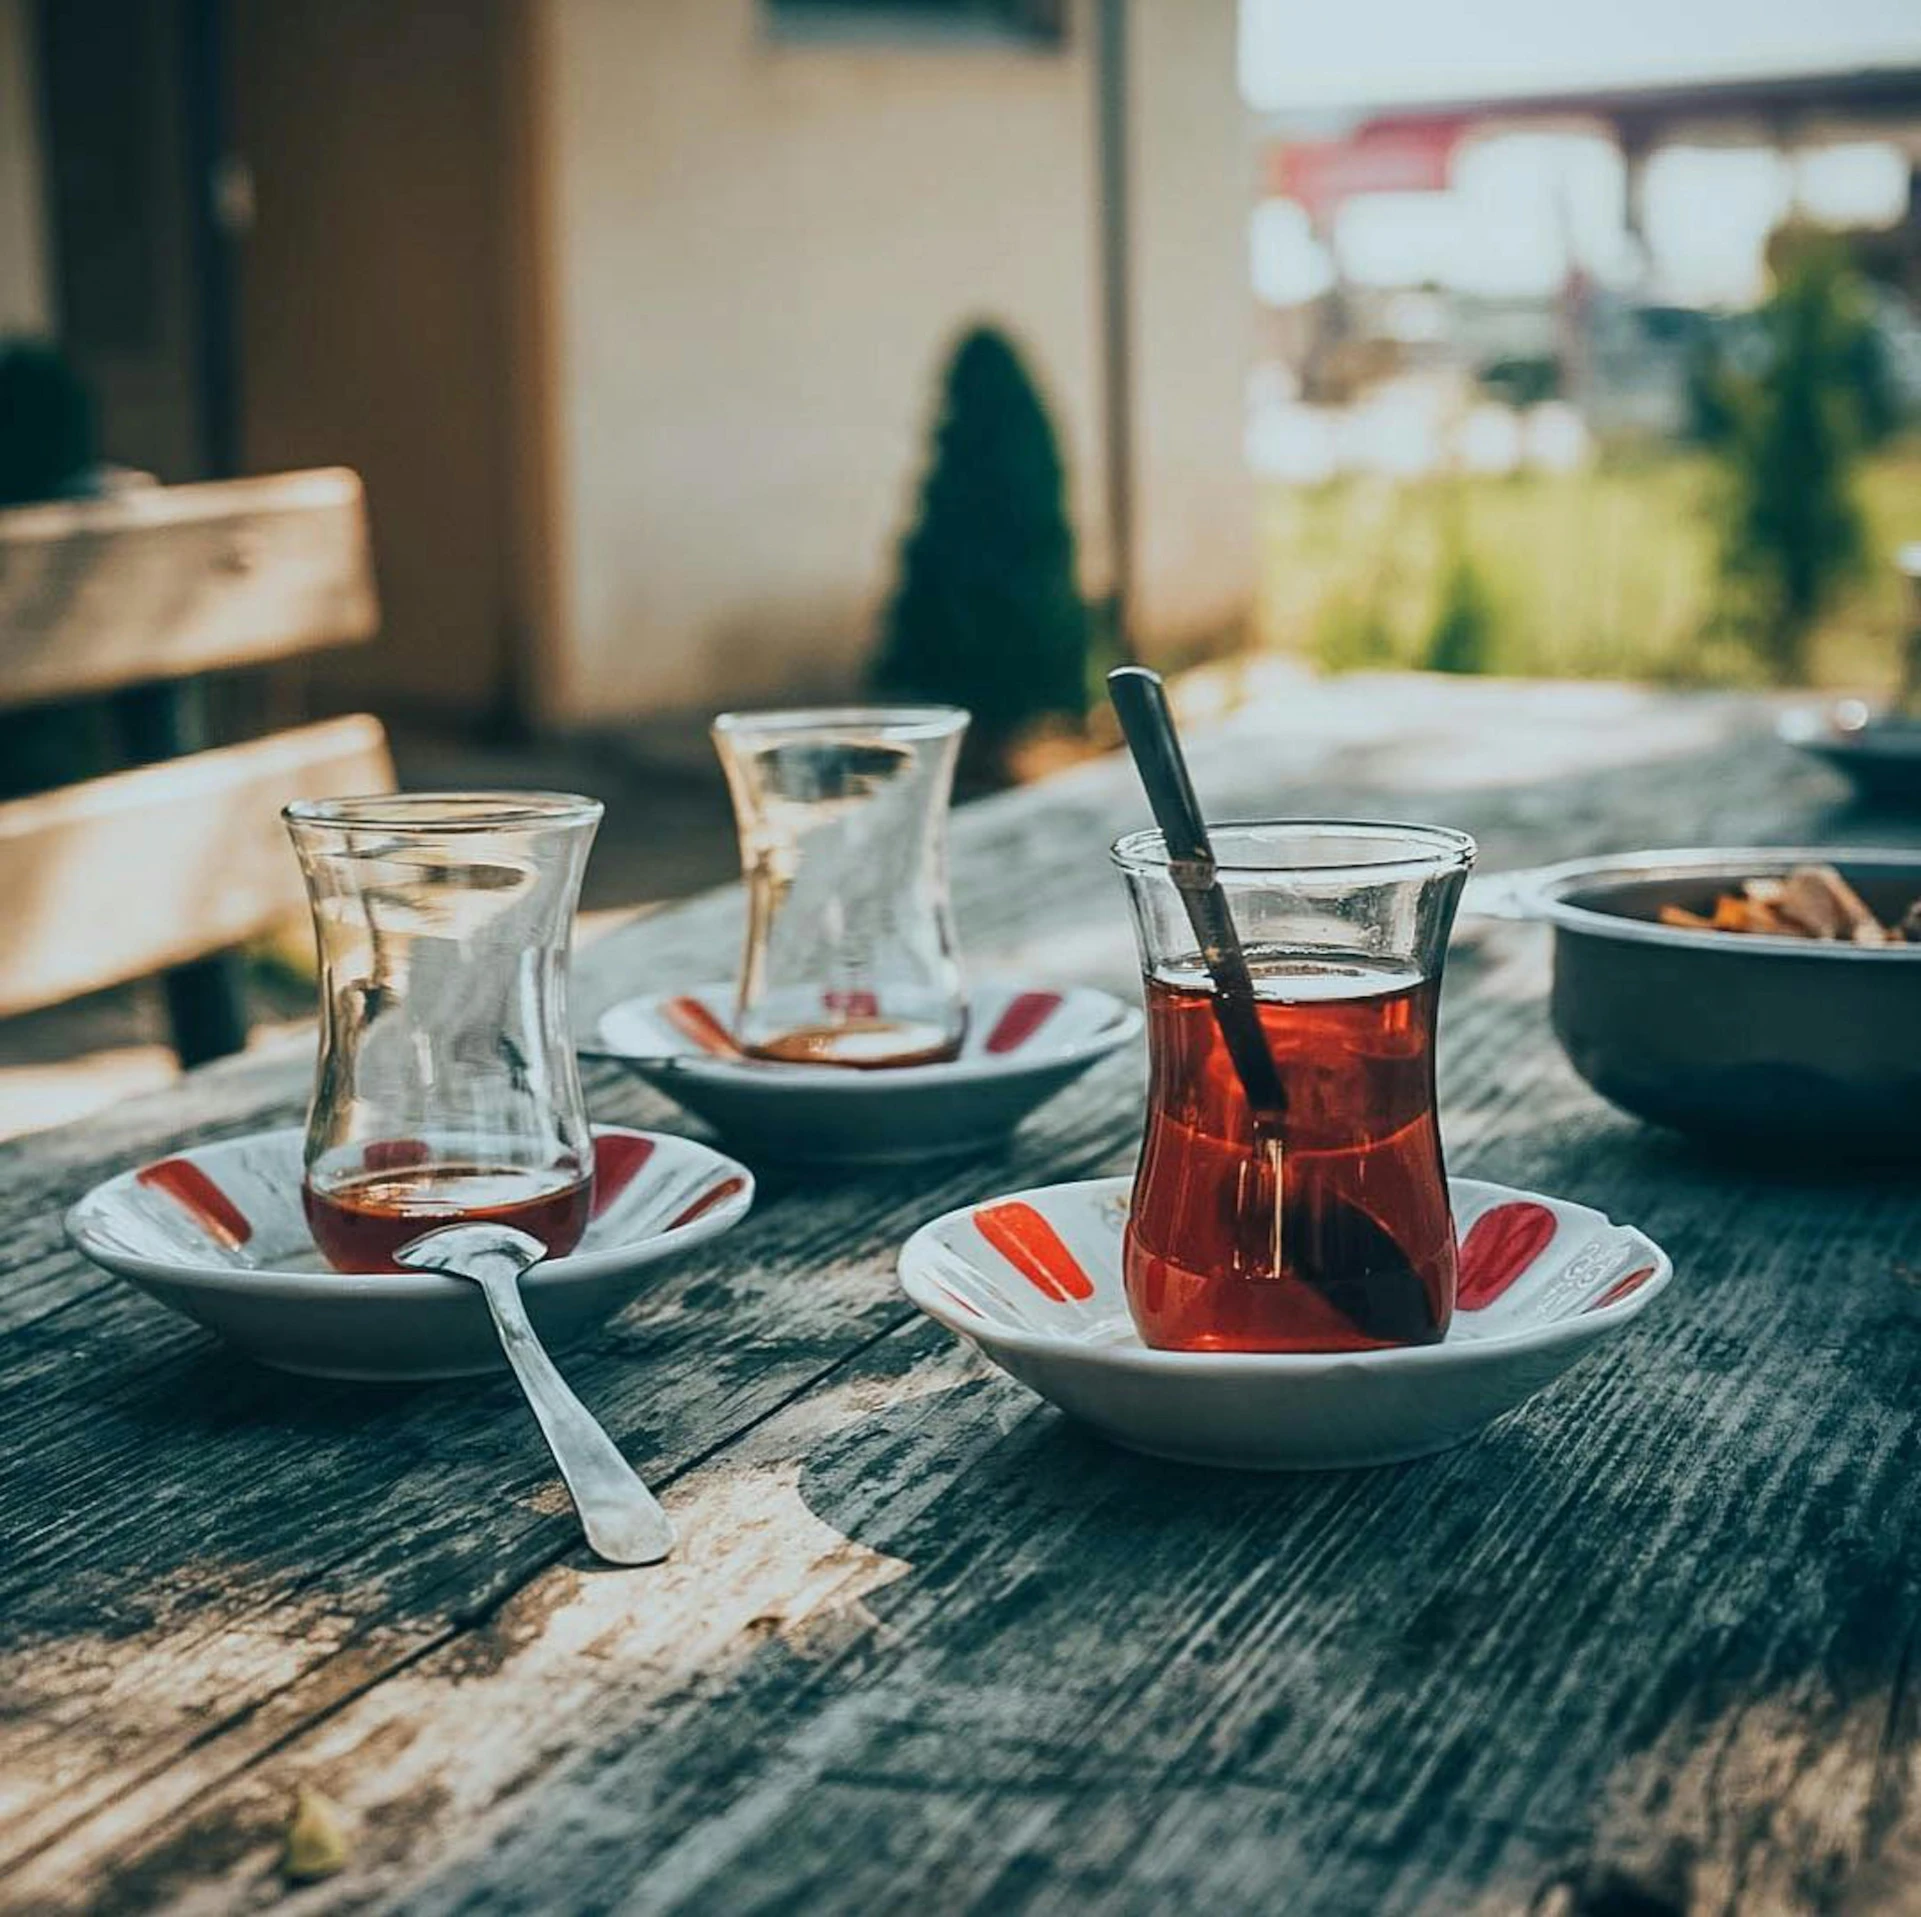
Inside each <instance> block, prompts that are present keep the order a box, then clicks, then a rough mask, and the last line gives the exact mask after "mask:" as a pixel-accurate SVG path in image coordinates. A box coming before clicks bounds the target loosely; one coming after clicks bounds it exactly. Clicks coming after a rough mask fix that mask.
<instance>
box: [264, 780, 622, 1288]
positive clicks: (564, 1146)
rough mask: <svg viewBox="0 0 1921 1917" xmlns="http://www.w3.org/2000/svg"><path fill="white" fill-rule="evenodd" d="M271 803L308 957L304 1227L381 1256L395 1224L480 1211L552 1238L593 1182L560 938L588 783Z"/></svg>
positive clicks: (577, 867) (564, 1238)
mask: <svg viewBox="0 0 1921 1917" xmlns="http://www.w3.org/2000/svg"><path fill="white" fill-rule="evenodd" d="M286 819H287V827H288V830H289V832H290V833H291V834H292V837H293V842H294V849H295V851H296V852H297V853H298V854H299V857H300V865H301V871H302V873H303V875H304V876H305V878H306V881H307V895H308V899H309V901H310V903H311V905H312V907H313V917H314V935H315V940H316V946H317V950H318V955H319V959H320V1049H319V1055H318V1057H317V1059H316V1061H315V1066H314V1094H313V1103H312V1105H311V1106H310V1107H309V1109H308V1114H307V1136H306V1143H305V1147H304V1150H303V1154H302V1158H303V1163H304V1166H305V1176H304V1178H303V1180H302V1185H301V1198H302V1202H303V1204H304V1206H305V1209H306V1214H307V1222H308V1226H309V1228H310V1229H311V1231H312V1233H313V1240H314V1246H315V1249H316V1250H317V1251H318V1252H319V1253H320V1255H321V1256H322V1257H323V1258H324V1259H325V1260H326V1261H327V1263H328V1264H330V1265H331V1266H333V1267H334V1268H335V1269H336V1270H337V1271H348V1272H375V1271H393V1270H395V1269H397V1267H396V1266H395V1264H394V1257H393V1254H394V1253H395V1252H396V1251H397V1250H399V1249H400V1247H401V1246H403V1245H404V1244H406V1243H407V1242H408V1241H409V1240H410V1239H413V1238H418V1237H421V1236H422V1235H423V1234H425V1233H427V1232H430V1231H436V1230H438V1229H440V1228H441V1227H443V1226H446V1225H465V1224H500V1225H514V1226H518V1227H519V1228H520V1229H521V1230H523V1231H526V1232H528V1233H529V1234H530V1235H531V1236H533V1237H535V1238H537V1239H539V1240H540V1242H541V1243H542V1244H544V1245H545V1246H546V1247H547V1252H548V1255H549V1256H550V1257H561V1256H564V1255H565V1254H566V1253H567V1252H569V1251H571V1250H573V1248H574V1247H575V1245H576V1244H577V1243H578V1242H579V1240H580V1237H581V1234H582V1233H583V1232H584V1231H585V1229H586V1226H587V1220H588V1216H589V1214H590V1212H591V1209H592V1203H593V1168H594V1155H593V1153H594V1147H593V1136H592V1133H591V1131H590V1130H589V1127H588V1124H587V1106H586V1101H585V1100H584V1099H583V1098H582V1096H581V1089H580V1072H579V1067H578V1064H577V1061H576V1059H575V1054H574V1045H573V1029H572V1021H571V1020H570V1019H569V1017H568V1014H567V958H568V946H569V940H570V937H571V934H572V930H573V920H574V906H575V902H576V900H577V899H578V897H579V894H580V879H581V872H582V869H583V867H584V866H585V864H586V860H587V848H588V846H589V845H590V844H591V842H592V840H593V836H594V828H595V827H596V826H597V825H598V823H599V821H600V803H599V801H598V800H596V799H587V798H581V797H578V796H576V795H575V794H572V793H564V792H402V793H386V794H377V795H374V796H371V797H368V798H349V799H305V800H297V801H296V802H295V803H294V804H293V805H291V806H289V807H288V808H287V812H286Z"/></svg>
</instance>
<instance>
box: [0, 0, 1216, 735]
mask: <svg viewBox="0 0 1921 1917" xmlns="http://www.w3.org/2000/svg"><path fill="white" fill-rule="evenodd" d="M1236 31H1237V21H1236V9H1235V6H1234V0H1182V4H1180V5H1168V4H1164V0H866V3H865V4H860V3H858V0H839V3H837V4H821V0H470V3H468V4H461V5H447V4H442V3H440V0H273V4H247V3H246V0H226V3H225V4H222V0H41V3H40V4H35V0H0V329H8V330H15V331H18V330H44V331H48V332H51V333H53V334H55V335H56V336H58V338H59V339H60V340H61V342H62V344H63V345H64V346H65V347H66V349H67V350H68V352H69V353H70V354H71V356H72V357H73V358H74V359H75V361H76V362H77V363H78V364H79V366H80V367H81V369H82V371H83V372H84V373H85V374H86V375H87V376H88V378H89V379H90V380H91V381H92V382H93V384H94V385H95V387H96V389H97V391H98V392H99V394H100V396H101V400H102V411H103V419H104V428H105V439H106V444H105V451H106V453H107V455H108V456H109V457H110V458H112V459H115V460H119V461H124V462H126V463H128V464H130V465H133V466H137V467H140V468H143V469H146V470H149V471H152V472H155V473H157V474H158V475H159V476H160V477H161V478H163V479H165V480H169V481H174V480H183V479H190V478H195V477H201V476H207V475H217V474H224V473H228V472H260V471H270V470H274V469H278V468H286V467H296V466H307V465H317V464H327V463H335V462H338V463H343V464H347V465H350V466H353V467H355V468H357V469H359V471H360V472H361V473H362V474H363V475H364V477H365V479H366V482H367V488H368V494H369V500H370V504H371V509H372V515H373V522H374V532H375V540H376V547H377V554H378V562H379V569H380V575H381V586H382V598H383V602H384V605H385V609H386V630H385V633H384V635H383V637H382V639H381V641H380V642H379V643H378V644H376V645H374V646H371V647H367V648H363V649H360V650H359V651H357V652H355V653H353V654H352V655H349V656H341V657H338V658H336V659H334V660H332V661H330V662H329V663H328V664H327V665H326V666H325V667H324V668H321V669H320V670H322V671H323V672H324V674H325V676H324V677H323V678H322V679H321V680H320V682H319V683H318V685H317V687H316V693H317V697H318V698H319V700H320V702H321V703H327V702H331V701H336V700H337V701H343V702H344V701H349V700H350V701H353V702H356V703H372V704H374V705H376V706H377V707H378V708H379V709H381V710H383V711H387V712H394V713H398V714H401V715H402V716H406V715H422V716H437V717H453V718H463V719H473V718H492V719H499V720H506V721H508V722H522V723H532V724H535V725H538V726H547V727H553V728H561V729H564V728H569V727H575V726H582V725H613V724H618V723H621V722H623V721H625V720H627V719H629V718H631V717H633V716H636V715H645V714H650V713H661V712H681V711H690V710H696V709H700V708H711V707H713V706H715V705H718V704H722V703H727V702H735V701H752V700H761V699H775V698H781V697H787V696H795V695H800V694H806V693H815V692H830V691H833V690H837V689H844V688H846V687H848V686H850V685H852V684H854V683H856V682H857V679H858V676H859V672H860V669H861V665H862V662H863V659H864V657H865V655H866V654H867V652H868V650H869V648H870V646H871V643H872V637H873V624H874V616H875V611H876V607H877V605H878V603H879V601H880V600H881V598H882V596H883V594H884V592H885V590H886V587H887V584H888V580H889V577H890V574H891V571H892V565H893V548H894V544H895V542H896V540H897V538H898V536H899V534H900V531H901V530H902V527H903V524H904V521H905V518H906V516H907V514H908V513H909V511H910V510H911V505H912V496H913V487H914V484H915V481H916V479H917V476H918V474H919V471H920V469H921V466H922V464H923V462H924V459H925V439H926V430H927V426H928V423H929V415H930V408H931V405H932V401H933V396H934V381H935V377H936V374H937V371H938V368H939V364H940V360H941V357H942V355H943V352H944V351H945V349H946V348H947V346H948V345H949V344H950V342H951V341H952V339H953V337H954V336H955V335H956V333H957V332H958V331H959V330H960V329H961V328H962V327H963V325H964V324H966V323H967V322H969V321H971V320H975V319H988V320H992V321H996V322H999V323H1001V324H1003V325H1005V326H1006V327H1007V328H1008V329H1009V330H1010V331H1012V332H1013V333H1014V334H1015V335H1016V336H1017V337H1018V338H1019V339H1020V340H1021V341H1022V342H1023V343H1024V345H1025V347H1026V348H1027V349H1028V352H1029V354H1030V357H1031V360H1032V362H1033V364H1034V365H1035V367H1036V368H1037V370H1038V372H1039V374H1040V375H1041V377H1042V379H1043V381H1044V383H1045V386H1046V389H1047V392H1048V395H1049V397H1050V399H1051V401H1052V403H1053V406H1054V409H1055V412H1056V416H1057V420H1058V422H1059V425H1060V429H1061V433H1062V437H1063V441H1064V443H1065V446H1066V448H1067V451H1068V455H1069V460H1070V466H1071V476H1072V481H1073V486H1074V510H1075V517H1076V521H1077V525H1078V527H1079V530H1080V533H1081V554H1082V566H1083V574H1084V578H1083V585H1084V587H1085V589H1086V590H1087V591H1088V593H1089V594H1090V595H1091V596H1096V597H1098V596H1100V595H1102V594H1104V593H1106V592H1107V591H1109V590H1110V588H1111V587H1112V586H1113V584H1114V583H1115V571H1116V567H1115V554H1114V551H1113V540H1112V538H1111V537H1110V531H1111V528H1112V527H1113V526H1114V525H1115V524H1116V523H1119V524H1120V525H1121V526H1122V527H1123V529H1124V530H1125V529H1126V527H1128V526H1129V525H1130V524H1131V526H1132V527H1133V528H1135V529H1136V531H1135V533H1134V536H1133V540H1132V550H1131V554H1130V557H1129V563H1128V567H1127V570H1128V574H1129V585H1130V587H1131V593H1130V597H1131V608H1130V610H1131V615H1132V625H1133V630H1134V632H1135V634H1136V636H1137V639H1138V640H1139V642H1140V643H1141V644H1143V645H1144V646H1145V647H1146V648H1147V649H1148V650H1150V651H1153V650H1155V649H1158V648H1165V647H1186V646H1191V645H1195V644H1199V643H1206V642H1209V641H1212V640H1213V639H1215V638H1217V637H1218V636H1219V635H1220V634H1222V633H1224V632H1228V631H1231V630H1232V629H1234V628H1235V627H1236V626H1237V624H1238V623H1239V622H1241V621H1242V620H1243V619H1244V617H1245V614H1246V610H1247V604H1248V599H1249V594H1250V590H1251V580H1252V556H1251V508H1250V496H1249V488H1248V485H1247V481H1246V475H1245V468H1244V465H1243V462H1242V458H1241V441H1242V435H1243V425H1244V408H1245V394H1246V375H1247V367H1248V363H1249V347H1250V341H1251V334H1252V309H1251V304H1250V302H1249V299H1248V295H1247V284H1246V252H1245V246H1246V242H1245V218H1246V204H1247V198H1246V181H1247V170H1248V145H1247V134H1248V125H1247V119H1246V114H1245V110H1244V108H1243V106H1242V104H1241V100H1240V95H1239V92H1238V87H1237V74H1236ZM1117 33H1124V37H1125V43H1126V49H1127V59H1126V66H1125V71H1124V72H1122V73H1117V72H1116V71H1115V70H1114V68H1113V67H1112V66H1111V65H1109V66H1106V67H1104V66H1103V62H1104V60H1108V61H1111V60H1112V59H1113V58H1114V57H1115V56H1116V52H1117V49H1116V47H1115V45H1114V41H1115V37H1116V35H1117ZM1104 84H1106V85H1108V86H1109V88H1110V94H1109V97H1110V98H1113V97H1116V95H1115V93H1114V88H1115V87H1116V86H1118V98H1119V102H1120V106H1121V110H1122V118H1121V126H1122V130H1123V148H1124V151H1123V153H1122V159H1123V160H1124V165H1122V166H1121V167H1119V168H1118V169H1116V168H1115V167H1114V165H1113V164H1112V163H1111V161H1112V156H1111V154H1110V156H1109V158H1110V164H1109V165H1108V166H1107V167H1105V168H1104V167H1103V164H1102V149H1101V132H1102V122H1101V114H1102V97H1103V92H1102V90H1103V85H1104ZM1117 191H1124V193H1125V199H1124V202H1119V203H1117V200H1116V193H1117ZM1115 221H1118V222H1119V225H1120V229H1121V241H1122V245H1121V249H1120V253H1119V255H1118V257H1120V258H1121V259H1122V260H1123V261H1124V264H1125V273H1126V286H1125V294H1126V297H1125V303H1124V326H1123V332H1124V338H1123V339H1122V340H1121V341H1120V342H1118V345H1119V348H1120V350H1122V351H1123V352H1124V354H1125V357H1124V359H1123V361H1122V362H1121V370H1122V372H1123V374H1124V383H1123V396H1124V400H1125V410H1126V417H1125V419H1124V420H1122V421H1121V422H1120V425H1119V427H1118V429H1117V427H1116V424H1115V416H1116V408H1115V406H1114V405H1113V404H1111V403H1108V399H1107V397H1106V396H1107V393H1108V385H1109V379H1110V371H1111V360H1110V357H1109V356H1110V354H1111V353H1112V352H1113V351H1114V350H1115V349H1116V346H1117V342H1116V341H1115V339H1114V337H1113V313H1112V303H1111V301H1106V300H1104V297H1103V273H1104V271H1106V270H1107V269H1108V268H1109V267H1110V266H1111V265H1112V264H1113V262H1114V259H1115V258H1116V251H1115V242H1114V228H1113V224H1112V223H1113V222H1115ZM1104 236H1105V237H1104ZM1116 440H1118V443H1119V445H1120V447H1121V448H1123V449H1126V450H1127V459H1128V471H1127V473H1126V475H1125V485H1124V492H1125V496H1126V501H1127V505H1128V506H1129V507H1130V508H1131V511H1130V512H1125V513H1123V514H1122V515H1121V516H1120V518H1119V520H1118V522H1117V520H1116V515H1115V513H1114V512H1113V510H1112V494H1113V477H1114V475H1113V472H1112V468H1111V463H1110V454H1111V452H1112V451H1113V450H1114V444H1115V442H1116Z"/></svg>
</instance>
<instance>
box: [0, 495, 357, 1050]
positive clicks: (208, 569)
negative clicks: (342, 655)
mask: <svg viewBox="0 0 1921 1917" xmlns="http://www.w3.org/2000/svg"><path fill="white" fill-rule="evenodd" d="M377 623H378V604H377V600H376V596H375V591H374V582H373V566H372V558H371V553H370V549H369V545H368V539H367V519H366V508H365V504H364V501H363V498H362V494H361V488H360V481H359V480H358V479H357V478H356V477H355V476H354V474H352V473H350V472H344V471H326V472H309V473H290V474H286V475H284V476H280V477H276V478H271V479H243V480H233V481H227V482H222V483H219V484H214V485H203V486H172V487H149V488H145V489H141V490H136V491H129V492H126V493H123V494H119V495H116V496H113V497H111V498H105V499H97V500H85V501H80V502H76V503H71V504H59V505H48V506H29V507H23V508H18V509H15V510H13V511H8V512H0V710H12V709H17V708H22V707H29V706H33V705H38V704H42V703H45V702H48V701H52V700H73V699H87V698H92V697H94V696H99V697H102V698H105V697H108V696H111V697H112V698H113V700H114V704H115V707H116V710H117V712H118V713H119V715H120V718H121V720H122V730H123V733H124V735H125V736H126V738H127V740H128V743H129V746H130V749H131V751H132V755H133V756H134V757H136V758H138V759H142V760H147V761H151V762H152V763H146V764H141V765H138V766H137V767H136V768H135V769H134V770H131V771H126V772H116V773H111V774H109V775H108V776H106V777H104V778H97V779H88V780H85V781H84V782H82V783H80V784H77V785H70V786H64V787H61V788H59V789H57V790H54V791H50V792H43V793H39V794H37V795H35V796H33V797H30V798H24V799H15V800H12V801H9V802H6V803H4V804H0V1017H5V1016H9V1015H11V1014H13V1013H16V1012H24V1011H30V1010H35V1009H38V1008H40V1007H42V1006H47V1005H53V1004H58V1003H60V1002H61V1001H63V1000H65V999H69V998H74V997H77V996H78V995H79V994H81V993H83V992H91V991H95V990H98V989H99V988H101V987H103V986H108V985H117V984H122V983H124V982H126V981H127V980H130V979H136V978H143V977H146V976H148V975H150V974H153V973H160V974H162V976H163V980H164V984H165V988H166V995H167V1006H168V1014H169V1018H170V1022H171V1025H172V1030H173V1039H174V1049H175V1051H176V1052H178V1054H179V1055H180V1059H181V1062H182V1063H183V1064H188V1065H192V1064H198V1063H200V1062H202V1061H204V1060H206V1059H209V1058H216V1057H219V1056H221V1055H222V1054H224V1053H226V1052H231V1051H237V1050H238V1049H239V1048H240V1047H241V1046H242V1045H243V1044H244V1043H245V1041H246V1021H245V1013H244V1004H243V999H242V996H241V991H240V979H239V974H238V968H237V966H236V964H235V961H234V958H233V948H234V947H235V946H237V945H239V944H240V943H241V942H243V941H244V940H246V939H249V938H252V937H254V936H256V935H257V934H259V933H260V932H262V931H265V930H267V929H268V928H269V927H271V926H273V925H274V924H276V923H278V922H280V921H282V920H284V919H285V918H286V917H287V916H288V915H289V914H290V913H294V912H298V911H299V910H300V909H301V904H302V898H303V894H302V890H301V884H300V875H299V870H298V868H297V866H296V865H295V863H294V858H293V853H292V850H291V848H290V847H289V845H288V843H287V839H286V834H285V832H284V830H283V828H282V826H281V823H280V817H279V812H280V808H281V806H282V805H284V804H285V803H286V802H287V801H288V800H289V799H293V798H306V797H324V796H327V795H329V794H334V793H347V792H371V791H388V790H391V789H392V785H393V763H392V760H391V759H390V757H389V756H388V751H387V741H386V735H385V734H384V732H383V731H382V730H381V727H380V723H379V721H378V720H376V719H373V718H371V717H368V716H366V715H364V714H362V715H359V716H356V717H353V718H347V719H334V720H329V721H326V722H325V723H322V724H318V725H308V726H301V727H298V728H296V729H294V730H292V731H287V732H280V733H276V734H273V735H271V736H270V737H267V738H261V739H254V740H250V741H248V742H247V743H245V744H242V745H227V746H219V747H215V748H213V749H211V750H202V749H201V748H202V747H205V746H206V745H207V744H208V740H207V738H206V737H205V724H204V719H203V716H202V714H203V710H204V704H203V702H202V701H201V700H199V699H198V698H197V697H196V694H197V692H198V690H199V686H198V683H197V682H198V681H200V680H201V679H202V678H203V676H204V675H207V674H210V673H215V672H221V671H226V670H231V669H233V668H235V667H239V666H245V665H257V664H262V663H265V662H268V661H272V660H280V659H291V658H295V657H298V656H299V655H301V654H304V653H308V652H313V651H317V650H319V649H321V648H322V647H326V646H334V645H344V644H350V643H353V642H355V641H358V640H363V639H366V638H369V637H370V636H371V635H372V634H373V632H374V630H375V627H376V625H377Z"/></svg>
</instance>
